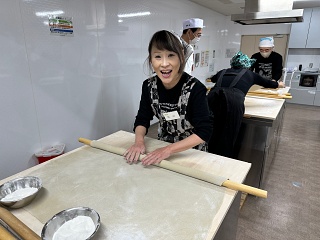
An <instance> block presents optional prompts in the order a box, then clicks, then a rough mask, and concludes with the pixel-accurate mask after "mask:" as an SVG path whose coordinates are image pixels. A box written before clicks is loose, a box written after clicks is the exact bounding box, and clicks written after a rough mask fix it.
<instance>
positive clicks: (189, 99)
mask: <svg viewBox="0 0 320 240" xmlns="http://www.w3.org/2000/svg"><path fill="white" fill-rule="evenodd" d="M148 52H149V56H148V58H147V61H148V64H149V67H150V69H153V71H154V72H155V73H156V75H155V76H152V77H150V78H149V79H147V80H145V81H144V82H143V86H142V94H141V100H140V107H139V110H138V114H137V116H136V120H135V123H134V131H135V136H136V137H135V143H134V144H133V145H132V146H131V147H130V148H129V149H128V150H127V151H126V152H125V154H124V156H125V159H126V160H127V162H128V163H136V162H137V161H138V159H139V155H140V154H144V153H145V152H146V151H147V149H146V147H145V143H144V136H145V135H146V134H147V131H148V128H149V127H150V121H151V120H152V119H153V117H154V116H155V117H157V118H158V119H159V125H158V139H159V140H163V141H166V142H170V143H172V144H170V145H168V146H166V147H163V148H159V149H156V150H154V151H152V152H150V153H149V154H147V155H146V157H144V158H143V159H142V160H141V162H142V164H144V165H150V164H154V163H159V162H161V160H163V159H165V158H168V157H170V156H171V155H172V154H174V153H177V152H181V151H184V150H187V149H189V148H196V149H199V150H203V151H207V142H208V141H209V139H210V137H211V133H212V123H211V120H210V117H209V109H208V103H207V99H206V87H205V86H204V85H203V84H202V83H201V82H200V81H199V80H197V79H196V78H194V77H192V76H190V75H189V74H187V73H186V72H184V71H183V69H184V65H185V60H184V55H183V47H182V44H181V42H180V40H179V39H178V38H177V37H176V36H175V35H174V34H173V33H171V32H169V31H166V30H162V31H159V32H156V33H155V34H154V35H153V36H152V38H151V40H150V43H149V46H148Z"/></svg>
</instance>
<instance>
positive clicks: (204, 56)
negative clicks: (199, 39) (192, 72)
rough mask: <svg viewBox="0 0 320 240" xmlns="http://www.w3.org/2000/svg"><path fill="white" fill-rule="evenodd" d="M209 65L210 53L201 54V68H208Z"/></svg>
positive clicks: (203, 52)
mask: <svg viewBox="0 0 320 240" xmlns="http://www.w3.org/2000/svg"><path fill="white" fill-rule="evenodd" d="M208 64H209V51H202V52H201V64H200V66H201V67H208Z"/></svg>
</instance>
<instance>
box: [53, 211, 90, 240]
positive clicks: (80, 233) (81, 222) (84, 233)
mask: <svg viewBox="0 0 320 240" xmlns="http://www.w3.org/2000/svg"><path fill="white" fill-rule="evenodd" d="M95 229H96V228H95V225H94V222H93V221H92V219H91V218H90V217H86V216H78V217H76V218H74V219H72V220H69V221H67V222H65V223H64V224H63V225H62V226H61V227H60V228H59V229H58V230H57V231H56V232H55V233H54V235H53V238H52V240H82V239H83V240H85V239H87V238H88V237H90V236H91V234H92V233H93V232H94V230H95Z"/></svg>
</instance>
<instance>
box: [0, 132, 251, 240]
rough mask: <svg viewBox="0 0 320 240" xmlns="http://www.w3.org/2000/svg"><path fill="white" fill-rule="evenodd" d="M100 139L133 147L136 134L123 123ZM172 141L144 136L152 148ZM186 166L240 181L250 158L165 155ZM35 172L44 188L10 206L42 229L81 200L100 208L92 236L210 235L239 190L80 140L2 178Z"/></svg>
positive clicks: (191, 152)
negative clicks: (131, 160) (22, 203)
mask: <svg viewBox="0 0 320 240" xmlns="http://www.w3.org/2000/svg"><path fill="white" fill-rule="evenodd" d="M100 141H102V142H104V143H107V144H110V145H113V146H118V147H123V148H128V147H129V146H130V145H131V144H132V143H133V141H134V134H132V133H128V132H125V131H119V132H116V133H114V134H111V135H109V136H107V137H105V138H103V139H101V140H100ZM166 144H167V143H165V142H162V141H158V140H155V139H151V138H147V139H146V145H147V151H152V150H153V149H155V148H158V147H160V146H165V145H166ZM167 160H169V161H172V162H174V163H176V164H180V165H182V166H185V167H190V168H194V169H198V170H201V171H204V172H209V173H212V174H215V175H220V176H225V177H227V178H229V179H230V180H232V181H235V182H239V183H241V182H243V181H244V179H245V177H246V175H247V173H248V171H249V169H250V164H249V163H246V162H242V161H237V160H233V159H229V158H224V157H221V156H217V155H213V154H209V153H205V152H201V151H197V150H193V149H191V150H187V151H185V152H182V153H178V154H175V155H174V156H172V157H170V158H169V159H167ZM26 175H32V176H37V177H40V178H41V179H42V181H43V189H42V190H41V191H40V192H39V194H38V195H37V197H36V198H35V199H34V201H33V202H32V203H31V204H30V205H28V206H26V207H24V208H22V209H16V210H12V213H13V214H14V215H15V216H17V217H18V218H19V219H20V220H21V221H23V222H24V223H25V224H26V225H28V226H29V227H30V228H31V229H32V230H34V231H35V232H36V233H38V234H40V232H41V229H42V226H43V225H44V223H45V222H46V221H47V220H48V219H50V218H51V217H52V216H53V215H54V214H56V213H57V212H59V211H61V210H63V209H66V208H70V207H76V206H87V207H91V208H93V209H95V210H96V211H98V213H99V214H100V216H101V223H102V224H101V228H100V229H99V231H98V233H97V235H96V237H95V239H101V240H105V239H112V240H116V239H126V237H128V236H130V239H197V240H198V239H212V238H213V237H214V236H215V234H216V232H217V231H218V229H219V226H220V224H221V223H222V221H223V219H224V216H225V215H226V214H227V212H228V209H229V207H230V206H231V204H232V202H233V200H234V198H235V196H236V193H237V192H236V191H234V190H230V189H227V188H224V187H219V186H216V185H213V184H210V183H207V182H204V181H201V180H198V179H194V178H191V177H188V176H185V175H181V174H179V173H176V172H172V171H168V170H166V169H162V168H159V167H156V166H151V167H143V166H142V165H141V164H133V165H129V164H127V163H126V161H125V160H124V159H123V157H122V156H119V155H116V154H112V153H109V152H106V151H102V150H99V149H95V148H91V147H89V146H83V147H80V148H78V149H76V150H74V151H71V152H69V153H66V154H64V155H62V156H60V157H58V158H56V159H54V160H51V161H48V162H45V163H43V164H40V165H38V166H35V167H33V168H31V169H28V170H26V171H23V172H21V173H19V174H16V175H14V176H11V177H9V178H7V179H4V180H2V181H0V184H2V183H3V182H5V181H8V180H10V179H12V178H15V177H19V176H26Z"/></svg>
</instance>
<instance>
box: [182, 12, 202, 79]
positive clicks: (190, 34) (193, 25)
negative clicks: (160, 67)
mask: <svg viewBox="0 0 320 240" xmlns="http://www.w3.org/2000/svg"><path fill="white" fill-rule="evenodd" d="M202 28H203V20H202V19H200V18H190V19H187V20H184V21H183V32H182V35H181V40H182V41H184V42H185V44H186V45H188V52H187V54H186V53H185V55H186V56H185V57H186V66H185V68H184V71H185V72H186V73H188V74H190V75H191V71H192V70H193V52H194V49H193V46H192V45H194V44H196V43H197V42H198V41H199V40H200V37H201V34H202ZM183 45H184V44H183Z"/></svg>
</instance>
